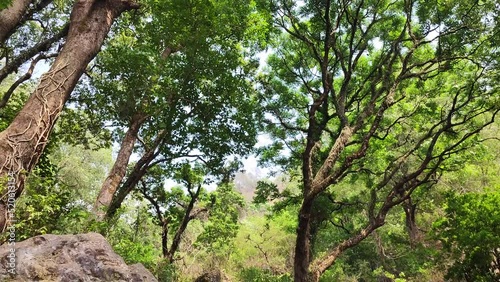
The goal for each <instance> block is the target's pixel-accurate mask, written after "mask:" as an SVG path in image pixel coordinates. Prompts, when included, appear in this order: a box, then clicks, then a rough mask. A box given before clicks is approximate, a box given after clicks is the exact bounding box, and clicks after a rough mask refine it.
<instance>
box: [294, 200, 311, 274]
mask: <svg viewBox="0 0 500 282" xmlns="http://www.w3.org/2000/svg"><path fill="white" fill-rule="evenodd" d="M312 204H313V200H310V199H307V198H306V199H305V200H304V202H303V203H302V207H301V209H300V211H299V225H298V227H297V239H296V243H295V257H294V262H293V264H294V267H293V270H294V278H295V281H296V282H306V281H310V280H309V277H308V275H309V263H310V261H311V254H310V252H311V242H310V240H311V238H310V236H311V234H310V233H311V210H312Z"/></svg>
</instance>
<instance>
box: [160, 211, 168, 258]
mask: <svg viewBox="0 0 500 282" xmlns="http://www.w3.org/2000/svg"><path fill="white" fill-rule="evenodd" d="M161 254H162V255H163V257H164V258H166V257H167V256H168V221H167V220H166V219H163V220H162V221H161Z"/></svg>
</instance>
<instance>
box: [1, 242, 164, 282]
mask: <svg viewBox="0 0 500 282" xmlns="http://www.w3.org/2000/svg"><path fill="white" fill-rule="evenodd" d="M13 247H14V248H15V254H16V257H15V266H16V268H15V270H16V275H15V276H12V275H11V274H10V273H9V270H11V268H10V266H12V265H10V266H9V262H12V261H13V260H12V252H11V249H12V248H13ZM11 272H12V271H11ZM0 281H47V282H48V281H57V282H65V281H67V282H77V281H81V282H87V281H89V282H90V281H116V282H121V281H127V282H132V281H133V282H140V281H145V282H147V281H157V280H156V278H155V277H154V276H153V275H152V274H151V273H150V272H149V271H148V270H147V269H146V268H145V267H144V266H143V265H142V264H134V265H127V264H126V263H125V262H124V261H123V259H122V258H121V257H120V256H119V255H117V254H116V253H115V252H114V251H113V249H112V248H111V246H110V245H109V243H108V242H107V241H106V239H105V238H104V237H103V236H102V235H100V234H98V233H88V234H77V235H41V236H36V237H33V238H30V239H27V240H25V241H22V242H16V244H15V246H9V245H8V244H7V243H5V244H3V245H2V246H0Z"/></svg>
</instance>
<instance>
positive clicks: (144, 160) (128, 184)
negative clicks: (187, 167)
mask: <svg viewBox="0 0 500 282" xmlns="http://www.w3.org/2000/svg"><path fill="white" fill-rule="evenodd" d="M165 134H166V131H161V132H160V133H158V136H157V137H156V139H155V141H154V142H153V144H152V146H151V147H150V148H149V149H148V150H147V151H146V152H145V153H144V155H142V157H141V158H140V159H139V160H138V161H137V163H136V164H135V166H134V168H133V169H132V171H131V172H130V174H129V175H128V177H127V180H126V181H125V183H123V185H122V186H120V188H119V189H118V190H117V191H116V192H115V195H114V196H113V200H112V201H111V204H110V205H109V208H108V209H107V211H106V218H111V217H113V216H114V215H115V213H116V211H117V210H118V209H119V208H120V207H121V205H122V202H123V201H124V200H125V198H126V197H127V196H128V194H129V193H130V192H132V190H133V189H134V188H135V187H136V186H137V183H139V181H140V180H141V178H142V177H143V176H144V174H146V172H147V170H148V169H149V167H150V165H151V162H152V161H153V160H154V158H156V157H157V156H158V154H159V152H158V151H157V148H158V147H159V146H160V145H161V143H162V142H163V139H164V137H165Z"/></svg>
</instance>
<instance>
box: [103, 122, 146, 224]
mask: <svg viewBox="0 0 500 282" xmlns="http://www.w3.org/2000/svg"><path fill="white" fill-rule="evenodd" d="M146 118H147V116H146V115H145V114H141V113H137V114H135V115H134V116H133V117H132V120H131V121H130V126H129V129H128V130H127V132H126V133H125V136H124V137H123V140H122V144H121V147H120V150H119V151H118V155H117V156H116V160H115V163H114V164H113V167H112V168H111V171H110V172H109V174H108V176H107V177H106V179H105V180H104V182H103V184H102V187H101V191H100V192H99V196H98V197H97V200H96V202H95V204H94V212H95V213H96V215H97V216H98V218H99V219H101V220H102V219H104V217H105V215H106V212H105V209H107V208H108V207H109V205H110V204H111V201H112V200H113V196H114V195H115V192H116V190H117V189H118V186H119V185H120V183H121V182H122V180H123V178H124V177H125V173H126V172H127V166H128V162H129V159H130V156H131V155H132V152H133V150H134V145H135V142H136V141H137V134H138V133H139V129H140V128H141V125H142V124H143V123H144V121H145V120H146Z"/></svg>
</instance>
